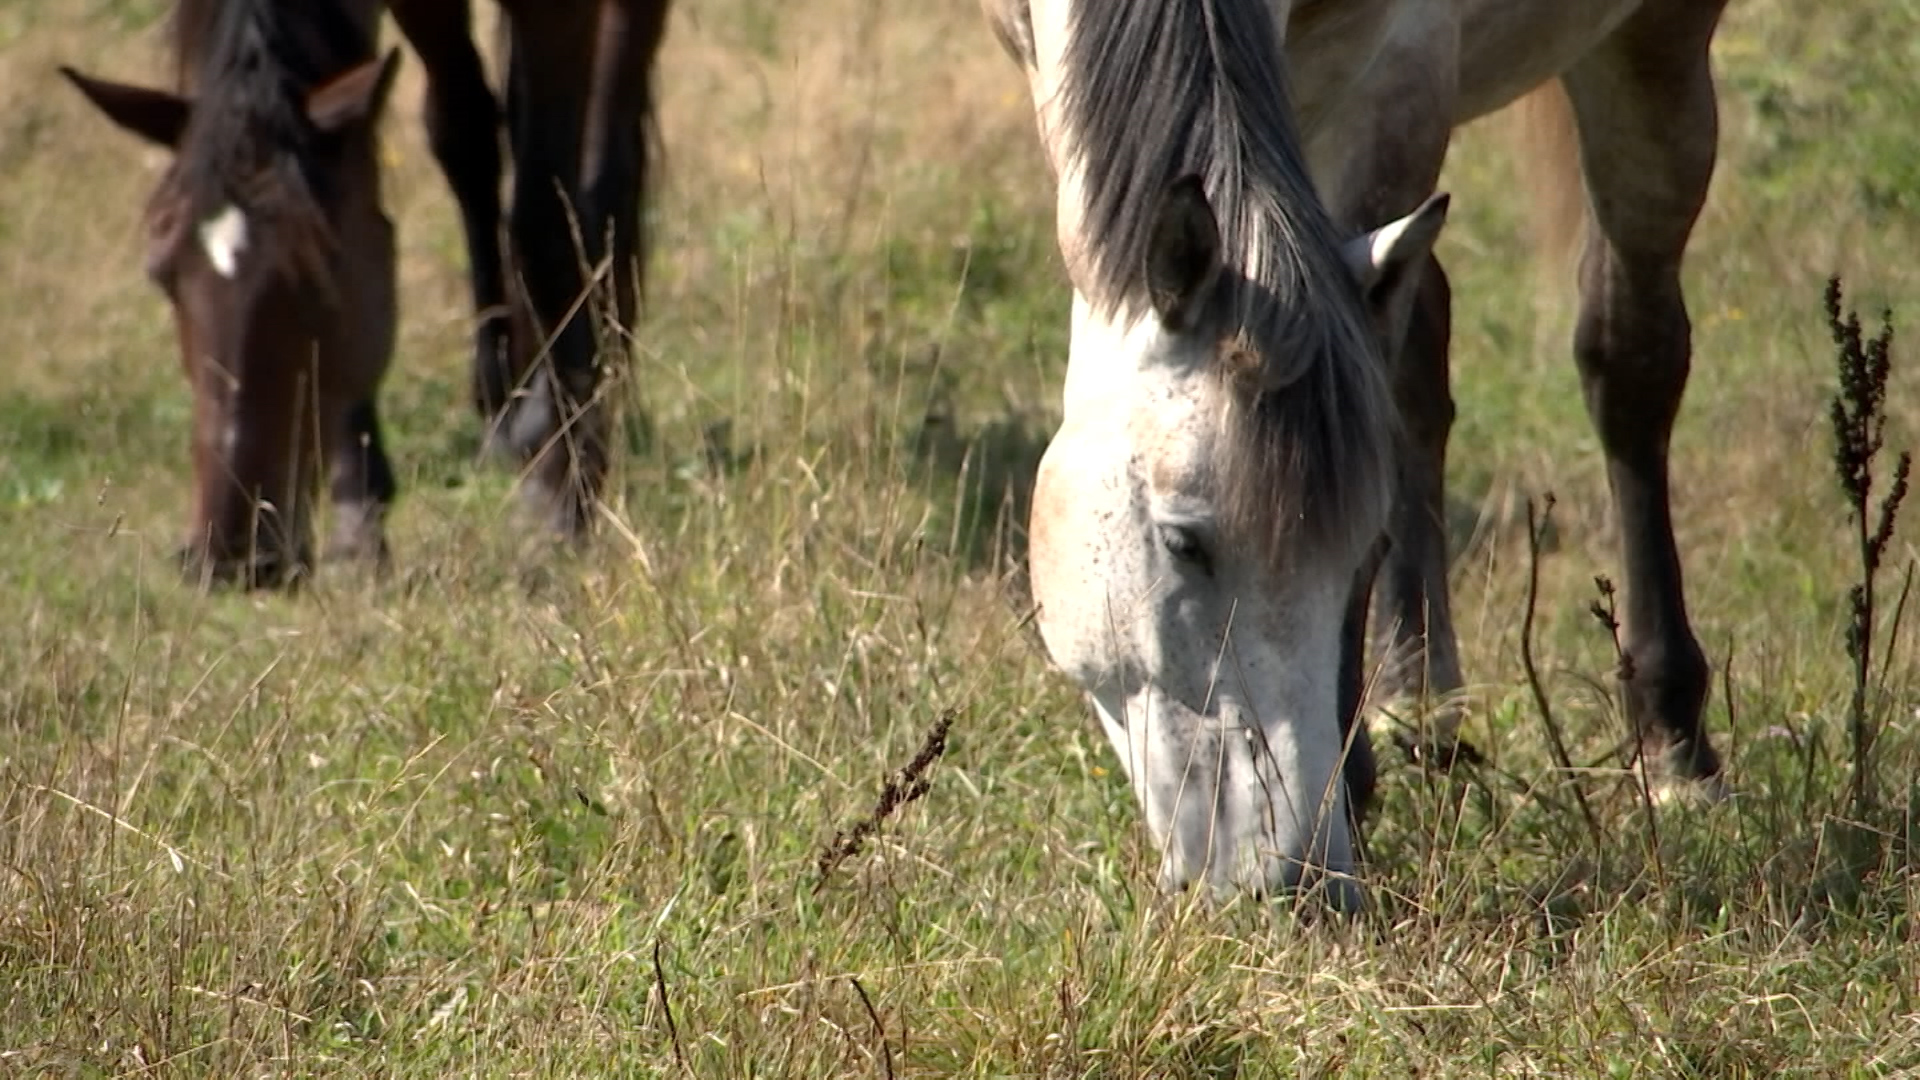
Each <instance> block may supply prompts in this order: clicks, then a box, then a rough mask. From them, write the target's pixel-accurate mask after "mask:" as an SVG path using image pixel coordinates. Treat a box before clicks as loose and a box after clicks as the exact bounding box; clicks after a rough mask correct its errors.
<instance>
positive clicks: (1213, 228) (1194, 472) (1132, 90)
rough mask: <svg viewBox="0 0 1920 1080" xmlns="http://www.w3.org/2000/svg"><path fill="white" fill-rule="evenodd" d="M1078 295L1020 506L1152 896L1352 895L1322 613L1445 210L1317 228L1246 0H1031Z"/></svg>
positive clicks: (1389, 429) (1336, 651)
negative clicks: (1132, 800)
mask: <svg viewBox="0 0 1920 1080" xmlns="http://www.w3.org/2000/svg"><path fill="white" fill-rule="evenodd" d="M1024 7H1025V11H1024V14H1026V15H1028V16H1029V17H1030V22H1029V23H1027V24H1025V25H1022V26H1016V27H1013V28H1012V31H1011V32H1009V31H1008V30H1007V29H1006V28H1003V30H1002V38H1003V40H1005V41H1012V42H1015V43H1017V44H1019V45H1021V46H1022V47H1025V46H1027V45H1028V44H1029V43H1030V45H1031V48H1032V49H1033V52H1032V54H1031V59H1030V60H1029V74H1030V76H1031V77H1032V79H1033V83H1034V91H1035V98H1036V101H1037V103H1038V108H1039V111H1040V127H1041V131H1042V134H1043V141H1044V142H1045V143H1046V144H1047V148H1048V151H1049V154H1050V157H1051V159H1052V162H1053V165H1054V168H1055V171H1056V174H1057V176H1058V177H1059V180H1060V192H1059V195H1060V200H1059V231H1060V240H1061V246H1062V250H1063V254H1064V255H1065V257H1066V261H1067V264H1068V268H1069V272H1070V274H1071V275H1072V277H1073V280H1074V285H1075V299H1074V308H1073V331H1072V339H1071V353H1070V357H1069V362H1068V371H1067V380H1066V394H1065V402H1064V416H1063V420H1062V425H1061V428H1060V430H1059V431H1058V433H1057V434H1056V435H1055V437H1054V439H1053V441H1052V442H1051V444H1050V445H1049V446H1048V448H1047V451H1046V455H1045V457H1044V459H1043V461H1042V463H1041V466H1040V473H1039V477H1038V479H1037V483H1036V488H1035V492H1034V500H1033V511H1032V522H1031V536H1030V548H1029V558H1030V570H1031V579H1032V583H1033V590H1034V594H1035V599H1036V600H1037V601H1038V602H1039V615H1038V622H1039V626H1040V630H1041V634H1042V636H1043V638H1044V639H1045V642H1046V645H1047V649H1048V652H1049V653H1050V655H1051V656H1052V658H1053V659H1054V661H1055V663H1057V664H1058V665H1059V666H1060V667H1061V668H1062V669H1063V670H1065V671H1066V672H1067V673H1068V674H1069V675H1070V676H1072V677H1073V678H1074V680H1075V681H1076V682H1078V683H1079V684H1080V686H1081V687H1082V688H1084V689H1085V690H1086V691H1087V693H1088V695H1089V696H1090V697H1091V698H1092V701H1093V703H1094V706H1095V710H1096V712H1097V713H1098V714H1099V717H1100V719H1101V721H1102V723H1103V725H1104V726H1105V728H1106V731H1107V734H1108V736H1109V737H1110V738H1111V740H1112V742H1113V745H1114V748H1115V750H1116V751H1117V752H1118V754H1119V756H1120V758H1121V761H1122V763H1123V765H1124V767H1125V769H1126V771H1127V774H1128V776H1129V778H1130V780H1131V782H1132V785H1133V789H1134V792H1135V794H1136V796H1137V797H1138V799H1139V802H1140V804H1141V807H1142V809H1143V811H1144V813H1145V817H1146V821H1147V825H1148V827H1149V829H1150V831H1151V833H1152V835H1153V837H1154V839H1155V841H1156V842H1157V844H1158V846H1159V848H1160V851H1161V871H1160V877H1161V882H1162V884H1163V885H1164V886H1166V887H1168V888H1181V887H1185V886H1187V885H1189V884H1191V883H1194V882H1197V881H1206V882H1208V883H1210V884H1212V885H1214V886H1217V887H1222V888H1231V887H1240V888H1246V889H1250V890H1252V891H1254V892H1257V893H1271V892H1275V891H1286V890H1293V889H1297V888H1301V887H1303V886H1309V885H1315V884H1320V885H1324V886H1325V887H1326V889H1327V892H1328V894H1329V897H1330V899H1331V900H1332V901H1333V902H1334V903H1335V904H1336V905H1337V906H1340V907H1343V908H1350V907H1352V906H1354V905H1355V904H1357V903H1358V902H1359V897H1360V893H1359V890H1358V888H1357V886H1355V885H1354V883H1353V880H1352V878H1351V871H1352V870H1353V868H1354V855H1353V847H1354V844H1353V838H1352V836H1351V834H1350V829H1351V824H1350V820H1349V816H1348V815H1349V809H1350V808H1349V795H1348V792H1347V790H1346V786H1347V785H1346V784H1345V782H1344V781H1343V778H1342V769H1343V762H1344V761H1345V760H1346V754H1347V753H1348V749H1349V748H1348V747H1347V745H1346V744H1345V741H1344V738H1343V728H1344V727H1345V725H1344V724H1343V722H1342V717H1341V715H1340V700H1339V699H1340V685H1339V684H1340V672H1341V663H1342V656H1341V637H1342V622H1343V616H1344V614H1345V611H1346V607H1347V603H1348V598H1349V594H1350V588H1351V586H1352V584H1353V582H1354V579H1355V574H1356V573H1357V572H1358V571H1359V569H1360V567H1361V566H1362V564H1363V562H1364V560H1365V559H1366V557H1367V555H1368V553H1369V551H1370V550H1371V549H1372V547H1373V545H1374V543H1375V542H1376V540H1377V538H1378V536H1379V534H1380V532H1381V529H1382V527H1383V525H1384V523H1385V519H1386V513H1387V510H1388V505H1389V499H1390V495H1391V486H1392V475H1393V455H1392V447H1393V441H1394V439H1395V437H1396V428H1395V424H1394V414H1393V406H1392V401H1391V398H1390V396H1389V389H1388V380H1387V373H1386V370H1385V363H1384V360H1383V353H1382V348H1381V339H1382V336H1383V334H1384V333H1385V332H1387V331H1388V330H1389V329H1390V327H1391V325H1392V324H1394V323H1395V322H1397V321H1399V320H1403V319H1404V318H1405V311H1406V309H1407V306H1408V304H1409V302H1410V301H1409V292H1410V282H1412V281H1414V280H1417V275H1416V274H1414V273H1412V270H1413V269H1415V268H1417V267H1418V266H1419V265H1420V264H1421V262H1422V261H1423V260H1424V259H1425V257H1426V255H1427V253H1428V251H1429V250H1430V248H1431V245H1432V244H1433V242H1434V240H1435V238H1436V237H1437V235H1438V232H1439V230H1440V227H1441V225H1442V223H1443V221H1444V219H1445V215H1446V201H1445V198H1444V197H1443V196H1442V197H1436V198H1435V199H1434V200H1432V201H1430V202H1429V203H1428V204H1426V205H1425V206H1423V207H1421V208H1420V209H1419V210H1417V211H1415V212H1414V213H1413V214H1411V215H1409V216H1408V217H1407V218H1404V219H1402V220H1400V221H1396V222H1394V223H1392V224H1390V225H1387V226H1385V227H1384V228H1382V229H1380V230H1378V231H1376V232H1373V233H1370V234H1365V235H1361V236H1358V237H1351V236H1344V235H1342V234H1341V233H1340V232H1339V231H1338V230H1337V229H1336V228H1335V226H1334V225H1333V223H1332V220H1331V218H1330V216H1329V215H1328V214H1327V213H1326V211H1325V209H1324V208H1323V206H1322V204H1321V202H1320V200H1319V198H1318V196H1317V195H1316V193H1315V190H1314V188H1313V184H1312V181H1311V180H1310V178H1309V176H1308V174H1307V172H1306V168H1305V165H1304V162H1303V160H1302V156H1301V153H1300V151H1299V146H1298V140H1297V137H1296V135H1295V133H1294V128H1293V126H1292V120H1291V116H1290V111H1289V110H1290V106H1289V105H1288V101H1287V95H1286V81H1285V78H1284V71H1283V67H1282V62H1281V60H1282V58H1281V55H1280V50H1279V42H1280V37H1279V35H1278V34H1277V33H1276V32H1275V27H1274V23H1273V16H1272V14H1271V13H1270V12H1269V11H1268V9H1267V7H1266V0H1198V2H1196V3H1191V4H1169V3H1164V2H1160V0H1105V2H1099V3H1096V2H1093V0H1031V2H1030V3H1028V4H1026V5H1024Z"/></svg>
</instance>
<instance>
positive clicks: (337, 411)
mask: <svg viewBox="0 0 1920 1080" xmlns="http://www.w3.org/2000/svg"><path fill="white" fill-rule="evenodd" d="M327 411H328V412H329V414H330V415H328V416H327V417H326V418H325V421H324V422H325V424H326V430H325V432H324V436H323V437H324V438H325V440H326V454H327V467H328V472H329V476H328V480H327V487H328V492H329V495H330V497H331V499H332V501H333V530H332V535H331V537H330V539H329V541H328V543H327V553H326V554H327V558H328V559H340V560H353V561H365V562H369V563H371V564H373V565H374V566H376V567H379V568H385V566H386V565H387V562H388V558H389V552H388V549H387V535H386V519H387V509H388V508H389V507H390V506H392V505H393V500H394V496H395V495H397V494H398V493H399V484H398V482H397V481H395V480H394V476H393V463H392V462H391V461H389V460H388V458H387V451H386V446H385V444H384V442H383V441H382V439H381V437H380V416H379V413H378V411H377V409H376V408H375V406H374V400H373V398H372V396H371V395H369V396H368V397H365V398H362V399H360V400H357V401H349V402H343V403H335V404H334V405H333V406H332V407H331V408H329V409H328V410H327Z"/></svg>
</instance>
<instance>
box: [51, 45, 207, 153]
mask: <svg viewBox="0 0 1920 1080" xmlns="http://www.w3.org/2000/svg"><path fill="white" fill-rule="evenodd" d="M60 74H61V75H63V76H65V77H66V80H67V81H68V82H70V83H72V84H73V85H74V86H75V87H77V88H78V89H79V91H80V92H81V93H82V94H85V95H86V96H87V100H88V101H91V102H93V105H94V107H95V108H97V109H99V110H100V111H101V112H103V113H105V114H106V116H107V119H109V120H111V121H113V122H114V123H115V124H118V125H119V126H120V127H121V128H122V129H123V130H125V131H130V132H132V133H133V134H135V135H138V136H140V137H141V138H143V139H145V140H147V141H148V142H150V143H154V144H156V145H159V146H164V147H166V148H167V149H169V150H172V149H174V148H175V147H177V146H179V145H180V136H181V135H182V134H184V133H185V132H186V130H187V119H188V118H189V117H190V116H191V115H192V113H193V105H192V103H190V102H189V101H187V99H186V98H183V97H181V96H180V95H178V94H170V93H167V92H166V91H165V90H149V89H147V88H146V87H144V86H128V85H127V84H126V83H117V82H108V81H106V80H105V79H96V78H94V77H93V76H91V75H84V74H82V73H80V72H79V71H76V70H74V69H73V68H70V67H67V66H65V65H64V64H63V65H61V67H60Z"/></svg>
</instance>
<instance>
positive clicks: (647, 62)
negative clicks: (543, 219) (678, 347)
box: [580, 0, 670, 430]
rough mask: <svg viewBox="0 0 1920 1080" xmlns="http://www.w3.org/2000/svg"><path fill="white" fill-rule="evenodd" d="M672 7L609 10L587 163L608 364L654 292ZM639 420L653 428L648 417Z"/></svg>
mask: <svg viewBox="0 0 1920 1080" xmlns="http://www.w3.org/2000/svg"><path fill="white" fill-rule="evenodd" d="M669 6H670V5H669V0H615V2H611V3H608V4H607V5H606V6H605V7H604V8H603V9H602V11H601V19H600V36H599V41H598V42H597V43H596V47H595V53H596V55H595V58H594V77H593V86H592V90H591V93H590V96H589V98H588V104H587V122H586V130H585V131H584V133H583V138H584V140H585V147H584V149H583V153H582V157H581V167H580V187H581V192H582V199H581V203H582V208H581V223H582V229H583V231H588V232H589V234H590V235H589V237H588V238H589V239H592V240H595V241H597V242H598V243H597V244H594V245H590V246H589V251H590V252H592V254H593V256H594V258H595V259H597V258H598V257H599V255H600V253H601V252H605V253H606V254H607V273H608V275H609V276H610V277H611V279H612V289H611V295H612V298H613V304H612V309H611V312H610V313H609V314H610V315H611V318H609V319H608V320H607V326H606V330H605V333H603V334H602V335H601V361H602V367H603V369H604V367H605V365H606V364H608V363H624V362H625V361H626V360H627V358H628V348H627V342H628V341H629V340H630V335H632V334H633V332H634V329H635V321H636V319H637V318H638V317H639V298H640V294H641V292H642V291H643V290H644V288H645V285H646V254H647V253H646V242H647V236H646V233H645V228H644V225H643V222H642V218H641V215H642V213H643V211H644V208H645V206H646V198H647V180H648V166H649V164H650V162H649V161H648V151H649V150H650V148H651V147H650V143H651V141H652V139H653V137H654V112H653V110H654V100H653V65H654V61H655V60H656V58H657V57H658V55H659V49H660V42H661V39H662V38H664V37H665V36H666V29H667V9H668V7H669ZM632 421H633V422H634V423H635V424H636V425H637V426H638V427H639V428H640V429H642V430H645V428H646V427H647V420H646V416H645V413H644V411H643V410H641V411H637V412H636V414H635V415H634V416H633V417H632Z"/></svg>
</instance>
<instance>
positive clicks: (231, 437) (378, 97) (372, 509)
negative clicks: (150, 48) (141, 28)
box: [62, 0, 397, 585]
mask: <svg viewBox="0 0 1920 1080" xmlns="http://www.w3.org/2000/svg"><path fill="white" fill-rule="evenodd" d="M173 29H174V53H175V60H176V62H177V72H176V81H175V86H174V88H173V89H172V90H159V89H147V88H142V87H135V86H128V85H125V84H121V83H113V82H106V81H103V80H99V79H94V78H91V77H89V76H86V75H82V74H81V73H79V72H77V71H74V70H72V69H70V68H63V69H62V71H63V73H64V74H65V75H66V76H67V78H68V79H70V80H71V81H72V82H73V83H74V84H75V85H76V86H78V87H79V88H80V90H81V91H82V92H83V93H84V94H86V96H87V97H88V99H89V100H91V101H92V102H93V103H94V104H95V105H96V106H98V107H99V108H100V110H101V111H102V112H104V113H106V114H107V116H108V117H109V118H111V119H112V120H113V121H114V122H115V123H116V124H118V125H120V126H121V127H123V128H125V129H127V130H128V131H131V132H133V133H134V134H136V135H139V136H141V137H142V138H145V139H147V140H149V141H151V142H154V143H157V144H159V145H161V146H164V147H166V148H168V149H169V150H172V151H173V160H172V163H171V165H170V167H169V168H168V169H167V171H166V173H165V175H164V176H163V177H162V178H161V180H160V182H159V184H158V185H157V186H156V188H155V189H154V191H153V193H152V195H151V196H150V197H149V199H148V201H147V206H146V213H145V224H146V234H147V251H146V269H147V273H148V276H150V277H151V278H152V279H153V281H154V283H155V284H156V285H158V286H159V287H160V289H161V290H162V291H163V292H165V293H166V295H167V298H168V299H169V300H170V301H171V302H172V305H173V312H174V322H175V326H176V329H177V331H178V334H179V341H180V357H181V361H182V363H183V365H184V366H185V368H186V373H187V379H188V381H189V382H190V383H191V384H192V387H193V400H194V408H193V412H194V418H193V438H192V443H193V471H194V499H193V513H192V517H191V524H190V531H189V534H188V539H187V545H186V549H185V551H184V552H183V553H182V554H183V562H184V563H185V566H186V568H187V571H188V573H189V575H190V576H193V577H198V578H203V579H206V580H212V581H220V582H227V581H237V582H240V583H243V584H246V585H281V584H288V583H291V582H293V581H296V580H298V579H299V578H300V577H301V576H303V575H304V574H305V572H306V571H307V569H308V568H309V567H310V566H311V564H312V553H311V548H312V539H311V533H312V518H313V512H312V506H313V503H314V501H315V494H316V489H317V488H318V486H319V473H320V463H321V460H322V459H323V458H324V459H325V461H326V463H327V467H328V470H329V473H330V477H331V487H332V495H333V500H334V504H335V506H336V508H337V513H336V520H335V527H334V533H333V546H334V548H335V549H336V550H337V551H338V552H339V553H341V554H346V555H358V556H364V557H368V558H372V559H384V558H385V555H386V542H385V539H384V532H383V526H382V519H383V517H384V515H385V510H386V507H387V506H388V504H389V503H390V502H391V501H392V499H393V495H394V480H393V470H392V468H391V467H390V466H389V464H388V462H387V456H386V453H385V451H384V450H383V449H382V447H381V439H380V428H379V421H378V418H377V414H376V412H375V408H374V395H375V391H376V389H377V388H378V386H379V383H380V379H381V377H382V375H384V374H385V372H386V369H387V363H388V359H389V357H390V356H391V354H392V351H393V332H394V244H393V229H392V226H391V224H390V223H389V222H388V220H387V217H386V215H385V214H384V213H383V212H382V210H381V207H380V186H379V170H378V164H377V160H376V157H375V137H374V135H375V133H374V127H375V122H376V120H377V118H378V115H379V113H380V110H381V107H382V104H383V102H384V101H385V98H386V95H387V92H388V89H389V88H390V87H391V85H392V81H393V74H394V71H395V67H396V60H397V56H396V55H395V54H393V53H389V54H387V56H385V57H384V58H376V57H375V54H374V38H375V35H374V20H373V19H372V18H369V17H367V16H366V13H357V12H352V11H348V10H346V9H344V8H341V7H339V6H336V5H335V4H334V3H331V2H326V0H306V2H302V3H298V4H287V3H277V2H275V0H227V2H216V0H185V2H184V3H183V4H182V5H181V7H180V9H179V10H178V11H177V12H176V13H175V17H174V27H173Z"/></svg>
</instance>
